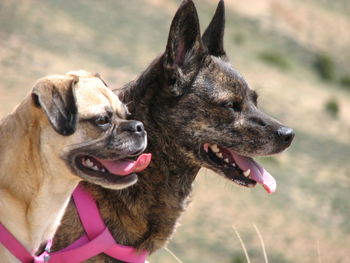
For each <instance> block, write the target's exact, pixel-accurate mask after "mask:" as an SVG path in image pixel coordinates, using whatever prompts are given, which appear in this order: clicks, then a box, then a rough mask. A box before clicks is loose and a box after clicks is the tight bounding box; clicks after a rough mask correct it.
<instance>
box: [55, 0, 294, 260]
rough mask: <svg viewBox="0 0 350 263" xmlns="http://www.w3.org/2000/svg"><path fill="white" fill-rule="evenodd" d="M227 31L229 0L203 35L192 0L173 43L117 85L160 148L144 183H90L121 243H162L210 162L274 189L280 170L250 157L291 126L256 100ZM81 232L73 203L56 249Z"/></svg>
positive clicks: (176, 23)
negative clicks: (227, 45) (229, 47)
mask: <svg viewBox="0 0 350 263" xmlns="http://www.w3.org/2000/svg"><path fill="white" fill-rule="evenodd" d="M223 36H224V3H223V1H221V2H220V3H219V5H218V8H217V10H216V13H215V15H214V18H213V20H212V21H211V23H210V25H209V27H208V28H207V30H206V31H205V33H204V35H203V37H202V38H201V35H200V29H199V21H198V16H197V12H196V9H195V6H194V4H193V2H192V1H190V0H185V1H184V2H183V3H182V5H181V6H180V8H179V10H178V11H177V13H176V15H175V17H174V19H173V22H172V25H171V29H170V33H169V39H168V44H167V47H166V51H165V53H164V54H163V55H162V56H160V57H159V58H157V59H156V60H155V61H154V62H153V63H152V64H151V65H150V66H149V67H148V68H147V69H146V71H145V72H143V73H142V74H141V76H139V77H138V79H137V80H135V81H133V82H131V83H129V84H128V85H126V86H125V87H124V88H123V89H122V90H120V91H118V93H119V96H120V98H121V100H122V101H123V102H124V103H127V104H128V105H129V107H130V108H129V110H130V112H131V118H133V119H137V120H140V121H142V122H143V123H144V124H145V127H146V130H147V132H148V134H149V146H148V150H147V151H149V152H151V153H152V154H153V157H154V158H153V160H152V163H151V165H150V166H149V168H147V169H146V170H145V171H143V172H142V176H140V177H139V180H138V183H137V184H135V185H134V186H131V187H129V188H127V189H125V190H121V191H113V190H108V189H103V188H101V187H98V186H94V185H88V184H86V185H85V186H86V187H87V188H88V189H89V190H90V191H91V192H92V193H93V195H94V197H95V199H96V200H97V202H98V204H99V206H100V211H101V213H102V215H103V217H104V219H105V222H106V224H107V226H108V227H109V229H110V230H111V232H112V233H113V235H114V237H115V239H116V240H117V241H118V242H119V243H121V244H125V245H131V246H134V247H136V248H139V249H147V250H148V251H149V252H150V253H152V252H154V251H155V250H156V249H159V248H160V247H162V246H164V245H165V244H166V242H167V240H169V238H170V236H171V234H172V233H173V232H174V229H175V226H176V222H177V220H178V218H179V217H180V215H181V213H182V212H183V211H184V209H185V208H186V205H187V197H188V196H189V194H190V192H191V188H192V187H191V186H192V182H193V180H194V179H195V177H196V174H197V173H198V171H199V169H200V168H201V167H202V166H203V167H207V168H210V169H212V170H214V171H216V172H217V173H218V174H221V175H223V176H224V177H226V178H228V179H230V180H231V181H233V182H235V183H237V184H239V185H243V186H247V187H253V186H255V184H256V183H259V184H262V185H263V186H264V187H265V189H266V190H267V191H268V192H273V191H274V190H275V181H274V179H273V177H272V176H271V175H269V174H268V173H267V172H266V171H265V170H264V169H263V168H262V167H261V166H259V165H258V164H257V163H256V162H254V161H253V159H251V158H249V157H251V156H261V155H270V154H275V153H278V152H281V151H283V150H284V149H286V148H287V147H288V146H289V145H290V144H291V142H292V139H293V137H294V133H293V130H292V129H290V128H287V127H285V126H283V125H282V124H281V123H279V122H278V121H276V120H274V119H273V118H271V117H269V116H268V115H266V114H265V113H263V112H261V111H260V110H259V109H258V108H257V94H256V93H255V92H254V91H253V90H252V89H251V88H250V87H249V85H248V84H247V82H246V81H245V80H244V78H243V77H242V76H241V75H240V74H239V73H238V72H237V71H236V70H235V69H233V68H232V66H231V65H230V63H229V60H228V58H227V56H226V54H225V51H224V48H223ZM243 156H245V157H243ZM82 234H83V230H82V228H81V225H80V222H79V219H78V217H77V214H76V212H75V208H74V205H73V204H70V206H69V208H68V210H67V213H66V215H65V218H64V220H63V223H62V226H61V228H60V230H59V231H58V234H57V236H56V239H55V243H56V249H57V248H63V247H65V246H67V245H68V244H70V243H71V242H72V241H74V240H76V239H77V238H78V237H80V236H81V235H82ZM103 259H105V262H115V261H114V260H112V259H110V258H107V257H106V256H105V255H100V256H98V257H96V258H94V259H93V260H92V261H91V262H95V261H96V262H97V261H99V260H100V261H103ZM100 261H99V262H100Z"/></svg>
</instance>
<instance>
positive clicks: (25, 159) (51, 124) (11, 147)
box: [0, 71, 147, 263]
mask: <svg viewBox="0 0 350 263" xmlns="http://www.w3.org/2000/svg"><path fill="white" fill-rule="evenodd" d="M126 115H127V110H126V107H125V106H124V105H123V104H122V103H121V102H120V101H119V100H118V98H117V97H116V96H115V95H114V94H113V92H112V91H111V90H110V89H109V88H107V87H106V85H105V83H104V82H103V81H102V80H101V79H100V77H99V75H91V74H89V73H87V72H84V71H80V72H72V73H68V74H67V75H55V76H48V77H46V78H43V79H40V80H39V81H38V82H37V83H36V84H35V86H34V88H33V89H32V91H31V92H30V94H29V95H28V96H27V97H26V98H25V99H24V100H23V102H22V103H21V104H19V105H18V106H17V108H16V109H15V110H14V111H13V112H12V113H11V114H9V115H8V116H6V117H5V118H4V119H2V120H1V121H0V222H1V223H2V224H3V225H4V226H5V227H6V228H7V229H8V230H9V231H10V232H11V233H12V234H13V235H14V236H15V237H16V238H17V240H18V241H19V242H21V243H22V244H23V245H24V246H25V247H26V248H27V249H28V251H29V252H31V253H34V252H35V251H37V250H38V249H39V247H40V246H41V245H42V244H45V243H46V242H47V240H49V239H50V238H52V237H53V235H54V233H55V231H56V229H57V227H58V225H59V223H60V220H61V217H62V215H63V212H64V209H65V207H66V205H67V203H68V201H69V199H70V195H71V194H72V192H73V190H74V188H75V187H76V186H77V184H78V183H79V181H81V180H82V179H85V180H87V181H89V182H91V183H95V184H98V185H101V186H103V187H107V188H112V189H121V188H125V187H127V186H129V185H132V184H134V183H135V182H136V180H137V176H136V175H135V174H134V173H133V172H134V171H139V170H141V169H143V168H145V167H144V166H145V164H144V163H143V164H142V161H141V164H140V162H138V161H132V160H126V158H129V157H134V156H137V155H139V154H140V153H141V152H142V151H143V150H144V149H145V147H146V144H147V142H146V132H145V131H144V129H143V124H142V123H141V122H138V121H126V120H122V119H124V118H125V117H126ZM139 159H140V158H139ZM139 159H138V160H139ZM146 166H147V165H146ZM117 174H118V175H117ZM0 258H1V260H0V261H1V262H2V263H4V262H16V259H15V258H14V257H13V256H12V255H11V254H10V253H9V252H8V251H7V250H6V249H5V248H4V247H3V246H2V245H0Z"/></svg>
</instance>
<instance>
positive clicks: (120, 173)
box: [31, 71, 149, 189]
mask: <svg viewBox="0 0 350 263" xmlns="http://www.w3.org/2000/svg"><path fill="white" fill-rule="evenodd" d="M31 95H32V96H31V99H32V102H33V103H32V105H33V112H34V116H36V118H35V119H36V120H37V121H38V123H39V124H38V126H39V127H40V134H39V136H40V146H39V147H40V148H41V152H42V153H43V157H44V158H45V166H47V167H50V169H51V170H52V169H53V170H56V171H62V169H63V170H64V169H67V170H68V171H69V172H67V176H72V174H73V176H72V177H73V178H77V176H78V177H79V178H80V179H84V180H87V181H89V182H91V183H94V184H98V185H101V186H104V187H107V188H112V189H121V188H124V187H127V186H129V185H131V184H133V183H135V182H136V181H137V175H136V174H135V173H133V172H135V171H139V170H141V169H142V168H145V166H147V161H149V160H148V158H146V163H145V157H141V158H140V157H139V158H138V159H137V161H135V158H136V157H137V156H139V155H140V154H141V153H142V152H143V151H144V149H145V147H146V144H147V141H146V132H145V131H144V127H143V124H142V123H141V122H139V121H134V120H129V121H127V120H125V118H126V116H127V114H128V111H127V109H126V107H125V106H124V104H122V103H121V102H120V100H119V99H118V97H117V96H115V94H114V93H113V92H112V91H111V90H110V89H109V88H108V87H107V86H106V84H105V83H104V82H103V80H102V79H101V78H100V76H99V75H98V74H94V75H92V74H90V73H87V72H85V71H78V72H71V73H67V74H66V75H54V76H48V77H45V78H43V79H41V80H39V81H38V82H37V83H36V85H35V86H34V88H33V90H32V93H31ZM146 157H147V156H146Z"/></svg>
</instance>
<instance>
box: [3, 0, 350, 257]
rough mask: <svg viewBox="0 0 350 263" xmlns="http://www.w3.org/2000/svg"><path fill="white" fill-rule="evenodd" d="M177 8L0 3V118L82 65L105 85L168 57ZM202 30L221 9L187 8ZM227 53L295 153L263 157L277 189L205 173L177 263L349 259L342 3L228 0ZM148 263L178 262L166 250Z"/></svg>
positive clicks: (115, 0)
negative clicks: (290, 135)
mask: <svg viewBox="0 0 350 263" xmlns="http://www.w3.org/2000/svg"><path fill="white" fill-rule="evenodd" d="M179 4H180V1H179V0H132V1H128V0H103V1H93V0H84V1H83V0H74V1H71V0H60V1H55V0H45V1H34V0H32V1H29V0H1V2H0V72H1V77H0V117H3V116H4V115H5V114H6V113H8V112H9V111H11V110H12V109H13V107H14V106H15V105H16V104H17V103H18V102H19V101H20V100H21V99H22V98H23V97H24V96H25V95H26V93H27V92H28V91H29V89H30V88H31V87H32V85H33V83H34V82H35V80H36V79H38V78H40V77H42V76H44V75H47V74H55V73H60V74H63V73H65V72H67V71H70V70H75V69H85V70H88V71H92V72H99V73H101V75H102V76H103V77H104V79H106V80H107V83H109V85H110V86H111V87H120V86H121V85H123V84H125V83H127V82H129V81H130V80H132V79H133V78H135V76H136V75H137V74H139V73H140V72H141V71H143V70H144V69H145V68H146V66H147V65H148V64H149V63H150V62H151V61H152V60H153V59H154V58H155V57H156V56H157V55H159V54H160V53H162V52H163V51H164V49H165V45H166V41H167V37H168V30H169V27H170V23H171V20H172V17H173V15H174V14H175V11H176V9H177V7H178V6H179ZM195 4H196V6H197V9H198V12H199V17H200V21H201V28H202V32H203V31H204V29H205V27H206V26H207V25H208V23H209V21H210V19H211V17H212V15H213V14H214V11H215V8H216V5H217V1H214V0H201V1H199V0H197V1H195ZM226 8H227V9H226V37H225V45H226V51H227V53H228V55H229V57H230V59H231V62H232V64H233V65H234V67H235V68H236V69H238V70H239V71H240V72H241V73H242V74H243V76H245V78H246V79H247V80H248V82H249V83H250V84H251V86H252V87H253V88H254V89H256V90H257V91H258V93H259V94H260V101H259V105H260V107H261V108H263V109H264V110H265V111H266V112H268V113H269V114H271V115H272V116H274V117H276V118H278V119H280V120H281V121H282V122H284V123H286V124H288V125H289V126H290V127H293V128H294V129H295V131H296V138H295V140H294V143H293V145H292V147H291V148H290V149H289V150H288V151H287V152H284V153H282V154H280V155H278V156H273V157H268V158H261V159H260V160H259V161H261V162H262V163H263V164H264V166H265V168H266V169H267V170H269V171H270V173H271V174H272V175H274V177H275V178H276V180H277V183H278V188H277V192H276V193H275V194H273V195H267V194H266V193H265V191H264V190H263V188H262V187H256V188H255V189H251V190H249V189H243V188H239V187H237V186H236V185H233V184H231V183H229V182H228V181H225V180H223V178H221V177H219V176H217V175H216V174H214V173H213V172H211V171H209V170H204V169H203V170H201V172H200V174H199V175H198V176H197V179H196V181H195V187H194V192H193V202H192V204H191V205H190V207H189V208H188V210H187V212H186V213H185V214H184V216H183V217H182V220H181V226H180V227H178V230H177V232H176V234H175V236H174V237H173V239H172V240H171V241H170V243H169V245H168V248H169V249H170V250H171V251H172V252H173V253H174V254H175V255H176V256H177V257H178V258H179V259H180V260H181V261H182V262H184V263H192V262H201V263H207V262H208V263H209V262H210V263H212V262H221V263H241V262H246V259H245V256H244V252H243V249H242V247H241V244H240V242H239V239H238V237H237V235H236V234H235V232H234V230H233V227H232V226H234V227H235V228H236V229H237V231H238V232H239V233H240V235H241V238H242V240H243V242H244V244H245V246H246V248H247V252H248V254H249V257H250V261H251V262H257V263H258V262H264V256H263V252H262V249H261V243H260V240H259V236H258V234H257V232H256V231H255V228H254V224H255V225H256V226H257V228H258V229H259V230H260V233H261V236H262V238H263V240H264V243H265V248H266V253H267V257H268V259H269V262H277V263H281V262H282V263H283V262H319V263H320V262H323V263H325V262H350V15H349V14H350V1H349V0H303V1H302V0H284V1H280V0H245V1H238V0H226ZM151 262H153V263H157V262H166V263H172V262H179V261H178V260H177V259H175V258H174V257H173V256H172V255H171V254H170V253H169V252H168V251H167V250H165V249H161V250H159V251H158V252H157V253H155V254H154V255H152V256H151Z"/></svg>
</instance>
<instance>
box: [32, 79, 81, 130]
mask: <svg viewBox="0 0 350 263" xmlns="http://www.w3.org/2000/svg"><path fill="white" fill-rule="evenodd" d="M78 81H79V78H78V77H75V76H69V77H64V78H45V79H42V80H39V82H37V83H36V85H35V86H34V88H33V91H32V99H33V103H34V105H35V106H36V107H40V108H42V109H43V110H44V112H45V113H46V115H47V117H48V119H49V121H50V123H51V125H52V127H53V128H54V130H55V131H56V132H57V133H59V134H61V135H64V136H68V135H71V134H73V133H74V132H75V129H76V125H77V117H78V109H77V105H76V100H75V96H74V85H75V84H76V83H77V82H78Z"/></svg>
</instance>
